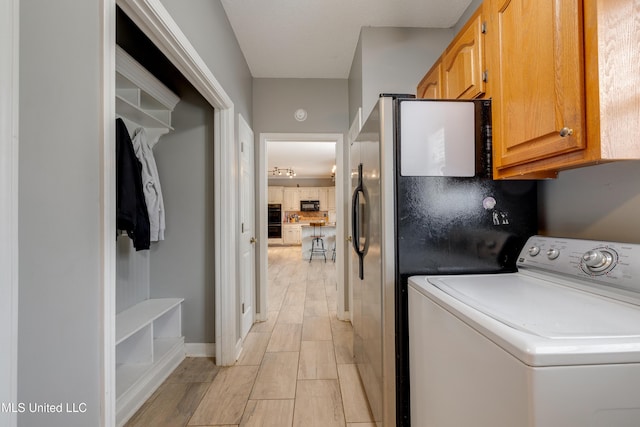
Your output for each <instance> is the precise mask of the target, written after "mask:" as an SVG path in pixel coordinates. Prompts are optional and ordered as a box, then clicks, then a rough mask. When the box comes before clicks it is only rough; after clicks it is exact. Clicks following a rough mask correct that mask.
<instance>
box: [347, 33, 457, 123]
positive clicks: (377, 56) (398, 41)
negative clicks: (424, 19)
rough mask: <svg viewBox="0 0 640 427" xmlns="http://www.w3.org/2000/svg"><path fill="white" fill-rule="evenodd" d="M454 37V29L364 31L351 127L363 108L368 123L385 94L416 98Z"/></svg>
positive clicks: (352, 90)
mask: <svg viewBox="0 0 640 427" xmlns="http://www.w3.org/2000/svg"><path fill="white" fill-rule="evenodd" d="M454 36H455V32H454V30H452V29H430V28H389V27H384V28H381V27H364V28H362V30H361V31H360V40H359V42H358V45H357V50H356V53H355V54H354V61H353V63H352V70H351V72H350V74H349V84H350V85H356V87H350V88H349V95H350V98H349V113H350V123H351V121H353V118H354V117H355V112H356V111H357V109H358V107H360V106H361V107H362V118H363V120H366V118H367V117H368V116H369V113H370V112H371V110H372V109H373V106H374V105H375V103H376V102H377V100H378V97H379V95H380V94H381V93H410V94H415V93H416V87H417V86H418V83H419V82H420V80H421V79H422V77H423V76H424V74H425V73H426V72H427V71H428V70H429V68H431V66H432V65H433V63H434V62H435V61H436V60H437V59H438V58H439V57H440V55H441V54H442V52H443V51H444V49H445V48H446V47H447V45H448V44H449V43H450V42H451V40H452V39H453V37H454ZM358 70H361V75H360V76H358ZM358 84H360V85H361V87H360V88H358V87H357V85H358ZM359 94H360V96H361V99H358V98H357V96H358V95H359ZM354 96H355V97H356V98H355V99H354V98H353V97H354Z"/></svg>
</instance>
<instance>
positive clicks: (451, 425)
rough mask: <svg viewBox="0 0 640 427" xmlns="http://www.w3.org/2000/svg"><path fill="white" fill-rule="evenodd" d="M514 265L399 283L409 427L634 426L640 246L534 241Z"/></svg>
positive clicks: (639, 418)
mask: <svg viewBox="0 0 640 427" xmlns="http://www.w3.org/2000/svg"><path fill="white" fill-rule="evenodd" d="M517 264H518V272H517V273H509V274H486V275H459V276H415V277H412V278H410V279H409V348H410V353H409V359H410V373H411V377H410V378H411V383H410V388H411V425H412V426H414V427H466V426H473V427H638V426H640V245H634V244H624V243H612V242H599V241H588V240H576V239H561V238H551V237H542V236H534V237H532V238H530V239H529V241H528V242H527V244H526V245H525V248H524V249H523V251H522V252H521V254H520V257H519V259H518V263H517Z"/></svg>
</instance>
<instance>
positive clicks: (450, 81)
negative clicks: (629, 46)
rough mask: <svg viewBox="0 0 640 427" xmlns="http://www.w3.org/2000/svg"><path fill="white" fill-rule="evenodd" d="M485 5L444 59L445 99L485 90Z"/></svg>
mask: <svg viewBox="0 0 640 427" xmlns="http://www.w3.org/2000/svg"><path fill="white" fill-rule="evenodd" d="M482 18H483V17H482V8H479V9H478V11H477V12H476V13H475V14H474V15H473V16H472V17H471V19H470V20H469V21H468V22H467V24H466V25H465V26H464V28H463V29H462V30H461V31H460V33H458V35H457V36H456V38H455V39H454V41H453V42H452V43H451V45H449V47H448V48H447V51H446V53H445V54H444V57H443V59H442V78H443V84H442V89H443V90H442V92H443V97H444V98H445V99H473V98H477V97H479V96H480V95H482V94H483V93H484V92H485V82H484V71H485V65H484V36H483V31H482V27H483V24H482Z"/></svg>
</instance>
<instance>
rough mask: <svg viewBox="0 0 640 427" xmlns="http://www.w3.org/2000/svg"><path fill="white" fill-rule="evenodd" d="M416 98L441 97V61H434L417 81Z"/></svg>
mask: <svg viewBox="0 0 640 427" xmlns="http://www.w3.org/2000/svg"><path fill="white" fill-rule="evenodd" d="M418 98H424V99H440V98H442V63H441V62H440V60H438V62H436V63H435V64H434V65H433V67H431V69H430V70H429V72H428V73H427V74H425V76H424V77H423V78H422V80H421V81H420V83H418Z"/></svg>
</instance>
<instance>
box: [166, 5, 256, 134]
mask: <svg viewBox="0 0 640 427" xmlns="http://www.w3.org/2000/svg"><path fill="white" fill-rule="evenodd" d="M161 2H162V5H163V6H164V7H165V8H166V9H167V10H168V11H169V13H170V14H171V17H172V18H173V19H174V20H175V21H176V22H177V23H178V25H179V26H180V29H181V30H182V32H183V33H184V34H185V35H186V36H187V38H188V39H189V41H190V42H191V44H192V45H193V46H194V47H195V49H196V50H197V51H198V53H199V54H200V56H201V57H202V59H203V60H204V62H205V63H206V64H207V66H208V67H209V69H210V70H211V71H212V72H213V75H214V76H215V77H216V79H217V80H218V82H219V83H220V84H221V85H222V87H223V88H224V90H225V92H226V93H227V95H229V97H230V98H231V100H232V101H233V103H234V107H235V112H236V113H240V114H242V116H243V117H244V118H245V120H246V121H247V123H249V126H251V124H252V120H253V115H252V95H251V92H252V84H253V79H252V77H251V72H250V71H249V66H248V65H247V61H246V60H245V59H244V54H243V53H242V51H241V50H240V45H239V44H238V41H237V40H236V37H235V35H234V33H233V29H232V28H231V24H229V20H228V19H227V14H226V13H225V11H224V8H223V7H222V4H221V3H220V0H213V1H212V0H189V1H184V0H161ZM236 134H237V123H236Z"/></svg>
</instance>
